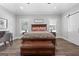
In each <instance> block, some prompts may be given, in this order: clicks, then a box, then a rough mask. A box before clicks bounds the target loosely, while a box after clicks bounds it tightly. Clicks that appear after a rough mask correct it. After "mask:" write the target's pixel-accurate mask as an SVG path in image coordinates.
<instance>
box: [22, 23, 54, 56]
mask: <svg viewBox="0 0 79 59" xmlns="http://www.w3.org/2000/svg"><path fill="white" fill-rule="evenodd" d="M31 30H32V32H28V33H25V34H24V35H23V37H22V38H21V39H22V46H21V55H22V56H33V55H34V56H36V55H37V56H50V55H51V56H54V55H55V37H54V35H53V34H51V33H49V32H47V25H46V24H32V27H31Z"/></svg>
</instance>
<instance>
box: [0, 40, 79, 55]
mask: <svg viewBox="0 0 79 59" xmlns="http://www.w3.org/2000/svg"><path fill="white" fill-rule="evenodd" d="M20 46H21V40H15V41H14V43H13V45H12V46H9V45H7V47H4V46H1V47H0V55H1V56H20ZM56 56H79V46H77V45H75V44H72V43H70V42H68V41H66V40H64V39H62V38H57V39H56Z"/></svg>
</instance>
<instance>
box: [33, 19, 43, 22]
mask: <svg viewBox="0 0 79 59" xmlns="http://www.w3.org/2000/svg"><path fill="white" fill-rule="evenodd" d="M34 23H44V19H34Z"/></svg>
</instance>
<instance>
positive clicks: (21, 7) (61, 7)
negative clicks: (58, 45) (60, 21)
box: [0, 3, 77, 15]
mask: <svg viewBox="0 0 79 59" xmlns="http://www.w3.org/2000/svg"><path fill="white" fill-rule="evenodd" d="M75 5H77V3H0V6H1V7H3V8H5V9H6V10H8V11H10V12H12V13H14V14H15V15H32V14H33V15H34V14H36V15H37V14H45V15H46V14H62V13H64V12H65V11H67V10H69V9H70V8H72V7H73V6H75Z"/></svg>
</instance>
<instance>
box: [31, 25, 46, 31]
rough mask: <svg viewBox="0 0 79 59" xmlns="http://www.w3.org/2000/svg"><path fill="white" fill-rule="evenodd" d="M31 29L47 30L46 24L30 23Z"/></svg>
mask: <svg viewBox="0 0 79 59" xmlns="http://www.w3.org/2000/svg"><path fill="white" fill-rule="evenodd" d="M31 29H32V31H47V24H32V26H31Z"/></svg>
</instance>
